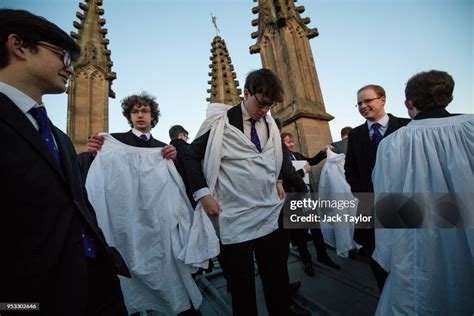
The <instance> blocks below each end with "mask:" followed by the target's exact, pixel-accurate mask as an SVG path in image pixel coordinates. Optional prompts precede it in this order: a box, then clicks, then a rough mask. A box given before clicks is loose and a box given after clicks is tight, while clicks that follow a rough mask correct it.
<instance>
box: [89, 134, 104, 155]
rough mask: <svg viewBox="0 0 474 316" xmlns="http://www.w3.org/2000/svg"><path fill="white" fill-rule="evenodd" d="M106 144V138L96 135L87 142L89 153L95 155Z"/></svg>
mask: <svg viewBox="0 0 474 316" xmlns="http://www.w3.org/2000/svg"><path fill="white" fill-rule="evenodd" d="M103 144H104V136H100V135H99V134H95V135H92V136H90V137H89V139H88V140H87V151H88V152H90V153H91V154H93V155H95V154H97V152H98V151H99V150H100V149H101V148H102V145H103Z"/></svg>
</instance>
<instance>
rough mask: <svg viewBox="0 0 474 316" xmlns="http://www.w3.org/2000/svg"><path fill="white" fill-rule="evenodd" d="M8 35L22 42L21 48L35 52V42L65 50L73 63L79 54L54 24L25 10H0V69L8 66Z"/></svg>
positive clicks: (66, 35)
mask: <svg viewBox="0 0 474 316" xmlns="http://www.w3.org/2000/svg"><path fill="white" fill-rule="evenodd" d="M10 34H16V35H18V36H19V37H20V38H21V39H22V40H23V44H22V45H23V47H25V48H30V49H31V50H32V51H34V52H35V51H36V46H37V45H36V43H37V42H41V41H44V42H48V43H51V44H53V45H55V46H58V47H61V48H63V49H65V50H67V51H68V52H69V53H70V54H71V58H72V60H73V61H76V60H77V59H78V58H79V55H80V54H81V47H80V46H79V45H78V44H77V43H76V42H75V41H74V39H73V38H72V37H70V36H69V35H68V34H67V33H66V32H64V31H63V30H61V29H60V28H59V27H58V26H57V25H56V24H54V23H51V22H49V21H48V20H46V19H45V18H43V17H41V16H37V15H34V14H32V13H30V12H28V11H25V10H12V9H0V69H2V68H5V67H6V66H7V65H8V62H9V60H8V54H7V47H6V41H7V39H8V36H9V35H10Z"/></svg>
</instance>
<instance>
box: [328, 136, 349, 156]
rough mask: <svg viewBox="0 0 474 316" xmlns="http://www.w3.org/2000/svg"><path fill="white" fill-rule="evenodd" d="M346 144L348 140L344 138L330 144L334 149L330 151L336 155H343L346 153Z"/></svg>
mask: <svg viewBox="0 0 474 316" xmlns="http://www.w3.org/2000/svg"><path fill="white" fill-rule="evenodd" d="M347 142H348V139H347V138H344V139H343V140H340V141H338V142H334V143H332V144H331V146H333V147H334V148H333V149H332V151H333V152H335V153H336V154H345V153H346V152H347Z"/></svg>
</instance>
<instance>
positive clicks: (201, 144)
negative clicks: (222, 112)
mask: <svg viewBox="0 0 474 316" xmlns="http://www.w3.org/2000/svg"><path fill="white" fill-rule="evenodd" d="M227 118H228V119H229V123H230V124H231V125H232V126H234V127H236V128H238V129H239V130H240V131H241V132H242V133H244V121H243V118H242V108H241V106H240V104H238V105H235V106H233V107H232V108H231V109H230V110H229V111H227ZM267 128H268V124H267ZM209 134H210V131H208V132H207V133H205V134H204V135H202V136H200V137H198V138H196V139H195V140H194V141H193V142H192V143H191V144H190V146H189V147H188V150H186V152H185V154H184V157H183V165H184V169H185V170H186V173H187V175H188V179H189V183H190V185H191V191H192V192H193V193H194V192H196V191H197V190H199V189H201V188H204V187H207V183H206V178H205V177H204V173H203V172H202V166H201V160H202V159H204V155H205V153H206V147H207V142H208V140H209ZM283 155H285V153H283ZM290 166H291V164H288V163H283V164H282V171H280V175H279V179H282V172H291V171H287V170H285V171H283V169H284V168H289V167H290ZM291 167H292V166H291ZM293 169H294V168H293Z"/></svg>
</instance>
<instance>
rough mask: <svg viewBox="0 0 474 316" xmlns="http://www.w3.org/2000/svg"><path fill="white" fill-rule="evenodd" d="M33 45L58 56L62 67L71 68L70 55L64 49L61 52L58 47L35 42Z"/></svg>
mask: <svg viewBox="0 0 474 316" xmlns="http://www.w3.org/2000/svg"><path fill="white" fill-rule="evenodd" d="M35 44H36V45H39V46H41V47H44V48H46V49H47V50H49V51H51V52H53V53H55V54H56V55H58V56H59V57H60V58H61V59H62V61H63V65H64V67H65V68H69V67H71V65H72V59H71V54H70V53H69V52H68V51H67V50H65V49H63V50H61V49H60V48H58V47H54V46H52V45H49V44H46V43H42V42H36V43H35Z"/></svg>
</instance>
